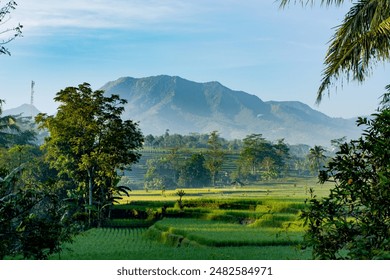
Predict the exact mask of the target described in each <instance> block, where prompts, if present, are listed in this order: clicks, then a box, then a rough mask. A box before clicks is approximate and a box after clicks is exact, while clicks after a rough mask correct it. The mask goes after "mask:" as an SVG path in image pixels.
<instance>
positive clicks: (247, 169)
mask: <svg viewBox="0 0 390 280" xmlns="http://www.w3.org/2000/svg"><path fill="white" fill-rule="evenodd" d="M269 150H270V149H269V145H268V143H267V141H266V140H265V138H263V136H262V135H261V134H251V135H248V136H246V137H245V138H244V139H243V147H242V149H241V152H240V157H239V168H240V169H241V173H242V174H243V175H244V174H247V175H249V174H250V175H252V176H253V177H256V176H257V173H258V170H259V167H260V164H261V162H262V161H263V160H264V158H266V157H267V151H269Z"/></svg>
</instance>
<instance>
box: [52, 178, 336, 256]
mask: <svg viewBox="0 0 390 280" xmlns="http://www.w3.org/2000/svg"><path fill="white" fill-rule="evenodd" d="M310 187H313V188H314V189H315V194H316V195H317V196H319V197H320V196H323V195H326V194H328V192H329V188H330V185H322V186H320V185H318V184H316V179H314V178H313V179H308V180H306V179H290V180H284V181H283V182H279V181H276V182H266V183H261V184H258V185H253V186H245V187H243V188H241V187H231V186H229V187H228V188H205V189H184V191H185V195H184V196H183V203H182V206H183V207H179V205H178V203H177V200H178V199H179V197H178V195H177V194H176V192H177V190H167V191H165V192H161V191H157V190H153V191H150V190H149V191H148V192H147V191H144V190H135V191H133V192H131V196H130V197H124V199H123V200H122V201H121V204H119V205H116V206H115V207H114V209H113V216H115V215H117V214H118V213H119V214H121V215H122V216H121V217H119V218H118V217H117V218H116V219H115V218H113V219H112V220H111V221H110V223H109V224H108V226H109V227H110V228H99V229H91V230H89V231H87V232H85V233H83V234H82V235H79V236H77V238H76V239H75V240H74V242H73V243H72V244H66V245H64V250H63V252H62V253H61V254H60V255H55V256H54V255H53V256H52V259H59V258H60V259H77V260H85V259H89V260H97V259H104V260H117V259H127V260H133V259H138V260H140V259H148V260H158V259H166V260H170V259H175V260H176V259H177V260H188V259H199V260H205V259H220V260H221V259H242V260H244V259H259V260H266V259H269V260H286V259H310V257H311V253H310V250H306V251H301V250H300V249H299V248H300V244H301V243H302V240H303V234H304V228H303V221H301V220H300V219H299V214H300V211H301V210H302V209H303V208H304V207H305V204H304V201H305V199H307V198H308V197H309V196H310V193H309V188H310ZM115 211H117V212H115Z"/></svg>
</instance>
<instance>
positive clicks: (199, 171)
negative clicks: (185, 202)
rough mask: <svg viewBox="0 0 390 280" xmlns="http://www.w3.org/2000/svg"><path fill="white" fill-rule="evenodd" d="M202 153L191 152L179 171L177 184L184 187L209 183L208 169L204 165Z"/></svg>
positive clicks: (201, 185)
mask: <svg viewBox="0 0 390 280" xmlns="http://www.w3.org/2000/svg"><path fill="white" fill-rule="evenodd" d="M205 161H206V159H205V157H204V155H203V154H193V155H192V156H191V157H190V158H189V159H187V160H186V161H185V163H184V166H183V167H182V169H181V171H180V177H179V182H178V183H179V186H181V187H185V188H198V187H205V186H208V185H210V183H211V175H210V171H209V170H208V169H206V167H205Z"/></svg>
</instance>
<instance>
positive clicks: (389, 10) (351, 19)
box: [317, 0, 390, 103]
mask: <svg viewBox="0 0 390 280" xmlns="http://www.w3.org/2000/svg"><path fill="white" fill-rule="evenodd" d="M389 51H390V2H389V1H383V0H371V1H370V0H361V1H358V2H357V3H355V4H354V5H353V7H351V9H350V11H349V12H348V13H347V14H346V16H345V19H344V21H343V23H342V24H341V25H340V26H339V27H338V28H337V29H336V32H335V34H334V36H333V37H332V39H331V44H330V46H329V49H328V52H327V54H326V57H325V63H324V64H325V66H326V67H325V69H324V71H323V78H322V81H321V85H320V87H319V89H318V92H317V103H319V102H321V99H322V97H323V95H324V91H325V90H327V89H329V87H330V86H331V85H332V84H333V83H334V82H335V81H336V80H338V79H339V78H340V76H341V75H345V76H346V79H347V81H350V80H357V81H358V82H362V81H364V79H365V78H366V77H367V76H369V75H370V74H371V72H372V67H373V66H374V65H375V64H376V63H377V62H379V61H386V60H389V59H390V52H389ZM328 94H329V91H328Z"/></svg>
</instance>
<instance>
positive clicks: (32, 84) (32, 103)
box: [30, 81, 35, 119]
mask: <svg viewBox="0 0 390 280" xmlns="http://www.w3.org/2000/svg"><path fill="white" fill-rule="evenodd" d="M34 86H35V82H34V81H31V100H30V105H31V119H32V118H33V117H34V116H33V114H34V112H33V106H34Z"/></svg>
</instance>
